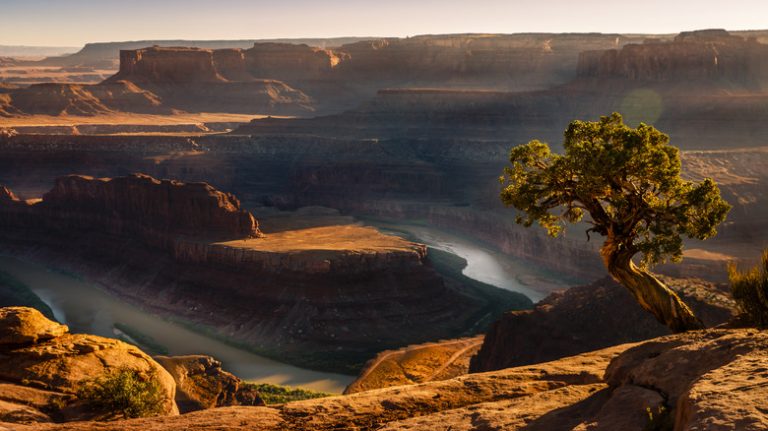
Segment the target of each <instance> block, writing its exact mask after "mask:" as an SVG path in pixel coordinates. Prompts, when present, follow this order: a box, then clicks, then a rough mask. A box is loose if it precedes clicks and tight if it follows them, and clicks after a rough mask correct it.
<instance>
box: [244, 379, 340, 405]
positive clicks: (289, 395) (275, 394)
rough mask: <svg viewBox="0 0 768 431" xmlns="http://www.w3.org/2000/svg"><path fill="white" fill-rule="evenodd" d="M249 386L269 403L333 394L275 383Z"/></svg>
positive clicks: (250, 384)
mask: <svg viewBox="0 0 768 431" xmlns="http://www.w3.org/2000/svg"><path fill="white" fill-rule="evenodd" d="M247 387H248V388H250V389H256V390H257V391H258V392H259V396H260V397H261V399H262V400H263V401H264V403H265V404H267V405H272V404H284V403H287V402H291V401H300V400H309V399H312V398H323V397H328V396H330V395H331V394H327V393H325V392H315V391H310V390H307V389H301V388H292V387H289V386H280V385H273V384H269V383H255V384H254V383H248V384H247Z"/></svg>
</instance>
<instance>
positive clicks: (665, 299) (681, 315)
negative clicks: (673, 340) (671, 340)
mask: <svg viewBox="0 0 768 431" xmlns="http://www.w3.org/2000/svg"><path fill="white" fill-rule="evenodd" d="M600 255H601V256H602V257H603V262H604V263H605V266H606V267H607V268H608V272H609V273H610V274H611V276H613V278H614V279H615V280H616V281H618V282H619V283H621V285H622V286H624V287H626V288H627V289H629V291H630V292H631V293H632V295H633V296H634V297H635V299H636V300H637V302H638V303H639V304H640V306H641V307H643V308H644V309H645V310H646V311H649V312H650V313H651V314H653V315H654V316H655V317H656V319H657V320H658V321H659V322H660V323H662V324H664V325H666V326H667V327H668V328H669V329H671V330H672V332H685V331H690V330H692V329H703V328H704V324H703V323H701V320H699V319H698V318H697V317H696V316H695V315H694V314H693V311H691V309H690V308H689V307H688V306H687V305H686V304H685V302H683V301H682V300H681V299H680V297H679V296H677V294H676V293H675V292H674V291H672V290H671V289H670V288H668V287H667V286H666V285H664V283H662V282H661V281H660V280H659V279H657V278H656V277H654V276H653V275H652V274H650V273H648V272H646V271H643V270H642V269H640V268H638V267H637V266H636V265H635V264H634V263H633V262H632V256H634V255H635V253H634V251H630V250H627V249H626V248H624V247H623V246H622V244H621V243H620V242H617V241H616V240H615V239H614V238H611V236H610V235H609V237H608V239H607V240H606V241H605V244H603V247H602V248H601V249H600Z"/></svg>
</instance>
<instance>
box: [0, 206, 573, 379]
mask: <svg viewBox="0 0 768 431" xmlns="http://www.w3.org/2000/svg"><path fill="white" fill-rule="evenodd" d="M366 224H369V225H372V226H375V227H377V228H380V229H381V230H383V231H385V232H388V233H394V234H399V235H402V236H407V237H409V238H411V239H415V240H417V241H419V242H422V243H424V244H426V245H428V246H430V247H433V248H437V249H440V250H444V251H447V252H449V253H453V254H456V255H458V256H460V257H463V258H464V259H466V261H467V266H466V267H465V268H464V269H463V273H464V275H466V276H467V277H470V278H473V279H476V280H479V281H482V282H484V283H487V284H490V285H494V286H496V287H499V288H502V289H507V290H511V291H515V292H520V293H522V294H524V295H526V296H528V297H529V298H531V299H532V300H533V301H534V302H537V301H539V300H540V299H542V298H543V297H545V296H546V295H547V294H548V292H549V291H551V290H553V289H557V288H563V287H567V286H568V285H569V283H571V282H572V280H565V279H563V277H562V276H560V275H558V274H553V273H550V272H547V271H544V270H541V269H539V268H537V267H534V266H532V265H530V264H526V263H525V262H524V261H521V260H518V259H514V258H511V257H509V256H507V255H504V254H503V253H499V252H496V251H493V250H491V249H489V248H486V247H483V246H482V245H480V244H478V243H476V242H474V241H472V240H471V239H468V238H463V237H461V236H457V235H452V234H449V233H448V232H445V231H442V230H439V229H434V228H431V227H427V226H419V225H409V224H400V223H397V224H394V223H387V222H380V221H377V222H369V221H366ZM0 271H5V272H7V273H9V274H11V275H12V276H14V277H15V278H17V279H18V280H20V281H21V282H23V283H24V284H26V285H27V286H29V287H30V288H31V289H32V291H34V292H35V294H37V295H38V296H39V297H40V298H41V299H42V300H43V301H44V302H45V303H46V304H48V305H49V306H50V307H51V309H52V310H53V312H54V314H55V316H56V318H57V319H58V320H59V321H60V322H63V323H66V324H67V325H69V326H70V329H71V330H72V331H73V332H79V333H89V334H96V335H101V336H105V337H116V336H117V335H119V334H121V333H120V331H118V330H117V329H116V328H115V325H117V326H120V325H127V326H128V327H130V328H131V329H132V330H134V331H138V332H139V333H141V334H143V335H148V336H150V337H152V338H153V339H154V342H156V343H157V344H158V345H160V346H162V347H164V348H165V349H166V350H167V351H168V354H170V355H187V354H205V355H210V356H213V357H215V358H217V359H219V360H220V361H221V362H222V363H223V367H224V369H226V370H228V371H230V372H232V373H234V374H235V375H237V376H238V377H240V378H242V379H244V380H249V381H258V382H265V383H274V384H280V385H288V386H300V387H304V388H308V389H313V390H318V391H324V392H331V393H340V392H342V391H343V390H344V388H345V387H346V386H347V385H348V384H349V383H351V382H352V381H353V380H354V377H351V376H346V375H341V374H333V373H325V372H317V371H311V370H306V369H302V368H298V367H295V366H292V365H288V364H284V363H280V362H277V361H274V360H271V359H267V358H264V357H262V356H259V355H256V354H254V353H252V352H249V351H247V350H243V349H240V348H237V347H234V346H232V345H229V344H226V343H224V342H222V341H221V340H218V339H216V338H213V337H210V336H207V335H203V334H200V333H197V332H195V331H193V330H190V329H188V328H187V327H185V326H183V325H181V324H178V323H175V322H171V321H168V320H165V319H162V318H160V317H158V316H155V315H153V314H151V313H148V312H145V311H143V310H141V309H140V308H138V307H135V306H133V305H131V304H128V303H126V302H124V301H122V300H120V299H119V298H117V297H115V296H112V295H110V294H108V293H107V292H105V291H104V290H102V289H100V288H99V287H97V286H94V285H93V284H91V283H88V282H86V281H83V280H81V279H79V278H78V277H75V276H73V275H69V274H65V273H62V272H58V271H53V270H51V269H49V268H47V267H45V266H43V265H39V264H35V263H30V262H26V261H21V260H18V259H16V258H13V257H8V256H0Z"/></svg>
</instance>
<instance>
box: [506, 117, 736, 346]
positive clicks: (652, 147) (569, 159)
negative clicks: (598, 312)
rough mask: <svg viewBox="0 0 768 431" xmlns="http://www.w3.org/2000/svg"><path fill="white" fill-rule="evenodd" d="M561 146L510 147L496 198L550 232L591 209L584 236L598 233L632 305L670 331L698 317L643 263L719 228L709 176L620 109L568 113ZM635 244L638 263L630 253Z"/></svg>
mask: <svg viewBox="0 0 768 431" xmlns="http://www.w3.org/2000/svg"><path fill="white" fill-rule="evenodd" d="M564 149H565V154H562V155H561V154H555V153H552V151H551V150H550V148H549V146H548V145H547V144H545V143H542V142H539V141H537V140H534V141H531V142H529V143H528V144H525V145H520V146H517V147H514V148H513V149H512V150H511V152H510V157H509V161H510V166H507V167H506V168H505V169H504V175H503V176H502V177H501V178H500V181H501V183H502V185H503V189H502V191H501V200H502V202H504V204H506V205H507V206H511V207H514V208H516V209H517V210H518V211H519V212H518V216H517V219H516V221H517V222H518V223H520V224H523V225H524V226H531V225H533V224H534V223H538V224H539V225H541V226H542V227H543V228H545V229H546V230H547V232H548V233H549V234H550V235H552V236H557V235H559V234H560V233H561V232H562V231H563V230H564V228H565V227H566V225H568V224H570V223H576V222H579V221H582V219H584V216H585V215H589V217H588V218H586V219H584V221H585V222H586V223H589V225H590V227H589V229H587V237H589V235H590V234H591V233H597V234H599V235H602V236H604V237H605V238H606V239H605V243H604V244H603V247H602V249H601V255H602V257H603V260H604V262H605V265H606V267H607V268H608V271H609V272H610V273H611V275H613V277H614V278H616V279H617V280H618V281H619V282H621V283H622V284H623V285H624V286H625V287H627V288H628V289H629V290H630V291H631V292H632V294H633V295H634V296H635V298H636V299H637V300H638V302H640V305H642V306H643V307H644V308H645V309H646V310H648V311H650V312H652V313H653V314H654V315H655V316H656V318H657V319H659V321H661V322H662V323H664V324H666V325H668V326H669V327H670V328H671V329H673V330H674V331H683V330H688V329H693V328H698V327H701V323H700V322H699V321H698V319H696V318H695V316H694V315H693V313H692V312H691V311H690V309H689V308H688V307H687V306H686V305H685V304H684V303H683V302H682V301H681V300H680V299H679V298H678V297H677V295H676V294H675V293H674V292H673V291H671V290H670V289H668V288H667V287H666V286H664V285H663V283H661V282H660V281H659V280H658V279H656V278H655V277H653V276H652V275H651V274H650V273H649V272H647V269H648V268H649V267H651V266H652V265H655V264H658V263H662V262H666V261H672V262H678V261H680V260H681V259H682V255H683V240H682V237H683V236H687V237H690V238H696V239H702V240H703V239H706V238H709V237H711V236H713V235H715V234H716V233H717V231H716V229H715V228H716V226H717V225H718V224H720V223H721V222H722V221H724V220H725V217H726V215H727V213H728V211H729V210H730V205H728V203H726V202H725V201H724V200H723V199H722V198H721V197H720V190H719V189H718V187H717V185H716V184H715V182H714V181H712V180H711V179H709V178H707V179H705V180H704V181H702V182H700V183H694V182H691V181H686V180H684V179H682V178H681V176H680V171H681V164H680V155H679V150H678V149H677V148H676V147H674V146H671V145H670V144H669V137H668V136H667V135H665V134H663V133H661V132H660V131H658V130H656V129H655V128H654V127H653V126H648V125H645V124H642V123H641V124H640V125H639V126H638V127H637V128H631V127H629V126H627V125H625V124H624V122H623V119H622V117H621V115H620V114H618V113H613V114H612V115H610V116H607V117H601V119H600V121H597V122H589V121H573V122H571V124H570V125H569V126H568V129H567V130H566V131H565V140H564ZM637 254H640V255H641V260H640V267H637V266H635V265H634V263H633V261H632V258H633V257H634V256H635V255H637Z"/></svg>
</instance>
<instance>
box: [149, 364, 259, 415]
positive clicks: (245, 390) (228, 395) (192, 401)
mask: <svg viewBox="0 0 768 431" xmlns="http://www.w3.org/2000/svg"><path fill="white" fill-rule="evenodd" d="M154 359H155V360H156V361H157V362H158V363H160V365H162V366H163V368H165V369H166V370H168V372H169V373H170V374H171V376H172V377H173V380H174V381H175V382H176V405H177V406H178V407H179V411H180V412H181V413H188V412H192V411H196V410H205V409H211V408H214V407H226V406H238V405H244V406H259V405H264V402H263V401H262V400H261V397H260V396H259V393H258V392H257V391H256V390H254V389H251V388H249V387H247V386H244V385H243V384H242V383H243V382H242V381H241V380H240V379H239V378H237V377H235V376H234V375H233V374H231V373H228V372H226V371H224V370H223V369H222V368H221V362H219V361H217V360H216V359H214V358H212V357H210V356H203V355H189V356H157V357H155V358H154Z"/></svg>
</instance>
